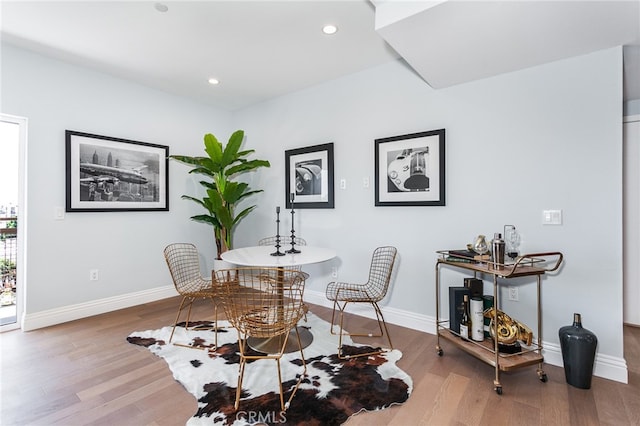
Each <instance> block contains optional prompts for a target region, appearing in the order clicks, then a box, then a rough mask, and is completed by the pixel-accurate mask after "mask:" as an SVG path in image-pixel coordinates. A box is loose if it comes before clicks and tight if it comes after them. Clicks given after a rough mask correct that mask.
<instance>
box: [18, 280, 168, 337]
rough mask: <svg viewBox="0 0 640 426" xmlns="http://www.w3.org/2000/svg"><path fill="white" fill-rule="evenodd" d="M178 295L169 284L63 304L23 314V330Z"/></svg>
mask: <svg viewBox="0 0 640 426" xmlns="http://www.w3.org/2000/svg"><path fill="white" fill-rule="evenodd" d="M177 295H178V293H177V292H176V289H175V287H174V286H172V285H169V286H164V287H156V288H152V289H149V290H143V291H137V292H135V293H128V294H122V295H119V296H113V297H108V298H106V299H99V300H92V301H90V302H86V303H78V304H75V305H69V306H63V307H61V308H55V309H49V310H46V311H41V312H35V313H32V314H24V315H23V316H22V330H23V331H31V330H36V329H38V328H43V327H49V326H52V325H56V324H61V323H63V322H68V321H74V320H77V319H81V318H87V317H91V316H94V315H98V314H104V313H106V312H112V311H117V310H118V309H123V308H130V307H131V306H136V305H141V304H143V303H149V302H154V301H156V300H161V299H166V298H168V297H175V296H177Z"/></svg>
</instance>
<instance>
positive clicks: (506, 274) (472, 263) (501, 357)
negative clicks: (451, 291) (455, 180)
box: [436, 250, 563, 395]
mask: <svg viewBox="0 0 640 426" xmlns="http://www.w3.org/2000/svg"><path fill="white" fill-rule="evenodd" d="M437 253H438V255H439V256H438V259H437V261H436V337H437V343H436V353H437V354H438V355H439V356H442V355H443V353H444V351H443V350H442V347H441V346H440V339H444V340H446V341H448V342H450V343H452V344H453V345H454V346H457V347H458V348H460V349H462V350H463V351H465V352H467V353H469V354H470V355H472V356H474V357H476V358H478V359H479V360H481V361H483V362H485V363H486V364H489V365H491V366H493V367H494V369H495V379H494V381H493V386H494V390H495V391H496V393H497V394H498V395H502V384H501V383H500V372H501V371H505V372H506V371H510V370H514V369H517V368H522V367H527V366H533V365H537V366H538V368H537V369H536V373H537V374H538V378H539V379H540V381H542V382H546V381H547V375H546V373H545V372H544V370H543V369H542V362H543V361H544V358H543V356H542V319H541V307H540V299H541V298H540V292H541V281H542V279H541V277H542V275H545V274H546V273H548V272H553V271H556V270H557V269H558V268H559V267H560V265H561V264H562V260H563V256H562V253H560V252H544V253H532V254H524V255H522V256H519V257H517V258H516V259H515V260H514V261H513V262H505V263H504V264H500V265H494V264H493V262H488V263H486V262H482V263H480V262H477V261H476V259H474V258H473V257H465V256H464V255H460V254H459V251H456V250H441V251H438V252H437ZM453 253H455V255H454V254H453ZM496 266H498V267H496ZM442 267H450V268H455V269H461V270H466V271H469V272H472V273H473V276H474V278H487V279H491V280H492V281H493V298H494V306H495V307H496V308H498V309H493V310H490V313H489V317H490V318H491V319H492V321H491V324H490V327H491V330H490V333H491V335H492V336H501V335H502V334H504V335H505V336H504V338H506V339H512V338H513V336H515V339H514V340H513V341H515V340H522V341H523V343H524V347H523V348H522V350H521V351H520V352H517V353H501V352H500V350H499V343H500V342H499V341H500V337H499V338H498V339H487V340H484V341H482V342H475V341H470V340H462V339H461V338H460V336H459V335H458V334H457V333H456V332H454V331H453V330H450V329H449V328H448V324H449V320H448V319H440V272H441V268H442ZM521 277H535V280H536V286H537V292H536V298H537V301H536V302H537V303H536V306H537V323H538V324H537V332H536V339H535V341H533V340H534V339H533V332H532V331H531V330H530V329H529V328H528V327H527V326H525V325H524V324H521V323H519V322H517V321H514V320H513V319H512V318H511V317H509V316H508V315H506V314H505V313H504V312H501V311H500V310H499V307H500V299H499V292H498V286H499V285H500V284H501V281H504V280H508V279H511V278H521ZM501 323H502V327H501V328H500V329H499V326H500V324H501ZM514 326H515V328H512V327H514ZM503 340H504V339H503Z"/></svg>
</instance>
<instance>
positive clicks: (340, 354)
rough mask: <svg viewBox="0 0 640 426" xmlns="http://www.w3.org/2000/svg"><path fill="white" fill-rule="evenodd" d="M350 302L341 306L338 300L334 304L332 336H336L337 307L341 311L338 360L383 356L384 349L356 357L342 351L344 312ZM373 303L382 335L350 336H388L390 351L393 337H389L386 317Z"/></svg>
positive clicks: (352, 334) (364, 335)
mask: <svg viewBox="0 0 640 426" xmlns="http://www.w3.org/2000/svg"><path fill="white" fill-rule="evenodd" d="M348 303H349V302H348V301H347V302H345V303H344V305H342V306H341V305H340V303H338V301H337V300H335V301H334V304H333V313H332V315H331V330H330V331H331V334H336V333H334V332H333V324H334V316H335V308H336V305H337V306H338V309H339V310H340V334H339V338H338V358H340V359H349V358H358V357H363V356H369V355H378V354H381V353H382V352H384V350H383V349H380V350H375V351H371V352H367V353H362V354H356V355H344V352H343V350H342V336H343V334H344V327H343V322H344V311H345V308H346V307H347V304H348ZM369 303H371V305H372V306H373V310H374V312H375V313H376V321H377V324H378V329H379V330H380V334H371V333H366V334H364V333H361V334H357V333H349V335H351V336H359V337H382V336H383V335H386V336H387V341H388V342H389V350H392V349H393V344H392V343H391V335H389V330H388V328H387V323H386V321H385V320H384V315H382V310H381V309H380V306H378V304H377V303H376V302H369ZM383 328H384V330H383Z"/></svg>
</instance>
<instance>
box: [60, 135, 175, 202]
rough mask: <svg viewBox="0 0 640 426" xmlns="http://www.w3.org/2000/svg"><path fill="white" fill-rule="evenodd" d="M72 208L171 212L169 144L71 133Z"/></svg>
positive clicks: (68, 176)
mask: <svg viewBox="0 0 640 426" xmlns="http://www.w3.org/2000/svg"><path fill="white" fill-rule="evenodd" d="M65 157H66V211H67V212H116V211H168V210H169V167H168V164H169V147H168V146H164V145H157V144H152V143H147V142H139V141H133V140H128V139H120V138H113V137H109V136H101V135H94V134H90V133H83V132H77V131H73V130H66V131H65Z"/></svg>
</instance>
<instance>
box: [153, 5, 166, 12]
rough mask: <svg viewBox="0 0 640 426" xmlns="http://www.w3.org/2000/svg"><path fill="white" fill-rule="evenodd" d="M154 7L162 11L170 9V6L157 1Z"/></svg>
mask: <svg viewBox="0 0 640 426" xmlns="http://www.w3.org/2000/svg"><path fill="white" fill-rule="evenodd" d="M153 7H155V8H156V10H157V11H158V12H162V13H164V12H166V11H167V10H169V6H167V5H166V4H164V3H156V4H154V5H153Z"/></svg>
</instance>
